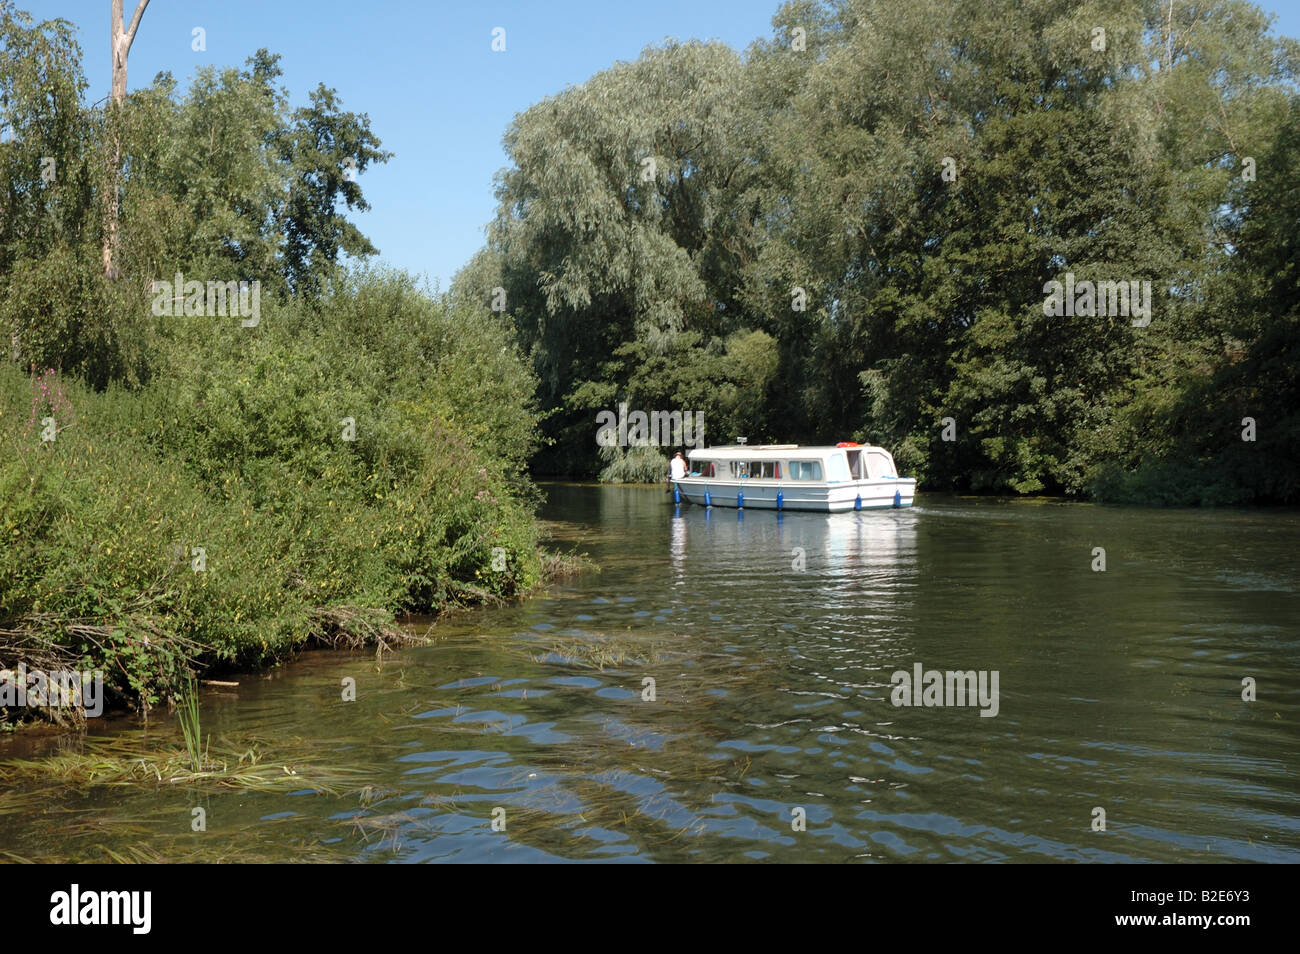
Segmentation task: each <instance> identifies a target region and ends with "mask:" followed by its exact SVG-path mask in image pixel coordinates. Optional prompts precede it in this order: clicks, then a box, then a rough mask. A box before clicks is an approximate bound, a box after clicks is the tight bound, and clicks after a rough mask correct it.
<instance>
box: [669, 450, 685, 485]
mask: <svg viewBox="0 0 1300 954" xmlns="http://www.w3.org/2000/svg"><path fill="white" fill-rule="evenodd" d="M685 476H686V458H684V457H682V452H681V451H678V452H677V453H676V454H674V455H673V459H672V462H671V463H670V464H669V465H668V489H669V490H671V489H672V486H673V481H676V480H681V479H682V478H683V477H685Z"/></svg>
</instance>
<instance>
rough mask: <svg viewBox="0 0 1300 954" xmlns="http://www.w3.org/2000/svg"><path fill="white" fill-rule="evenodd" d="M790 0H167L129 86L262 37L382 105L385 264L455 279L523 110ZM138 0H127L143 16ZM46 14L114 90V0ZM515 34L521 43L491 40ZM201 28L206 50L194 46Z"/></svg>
mask: <svg viewBox="0 0 1300 954" xmlns="http://www.w3.org/2000/svg"><path fill="white" fill-rule="evenodd" d="M779 3H780V0H648V2H641V0H532V2H515V3H507V2H494V0H466V2H461V3H448V2H441V0H424V2H421V0H348V2H342V0H152V2H151V3H150V5H149V9H148V10H147V11H146V13H145V15H144V19H143V21H142V23H141V26H140V31H139V33H138V34H137V36H136V40H135V45H134V46H133V47H132V49H131V59H130V74H129V76H128V88H129V89H137V88H139V87H140V86H144V85H148V83H149V82H150V81H151V80H152V79H153V77H154V74H156V73H158V72H160V71H162V70H170V71H171V72H172V73H173V75H175V77H176V78H177V80H178V81H180V82H181V83H182V86H183V85H184V84H185V82H186V80H187V79H188V78H189V76H190V75H191V74H192V72H193V71H194V69H195V68H196V67H197V66H201V65H204V64H213V65H216V66H242V65H243V63H244V60H245V59H247V57H248V56H250V55H251V54H252V53H253V52H254V51H255V50H257V49H258V48H259V47H263V46H264V47H267V48H268V49H270V50H271V51H272V52H275V53H279V54H281V56H282V59H281V62H280V65H281V67H282V68H283V69H284V76H283V77H282V78H281V83H282V84H284V85H285V86H287V87H288V89H289V92H290V95H291V97H292V101H293V103H294V105H299V104H301V103H303V102H304V101H305V100H306V96H307V93H308V91H309V90H310V89H312V88H314V87H315V86H316V84H317V83H318V82H324V83H325V84H326V85H327V86H332V87H334V88H335V89H337V90H338V92H339V95H340V97H341V98H342V101H343V108H344V109H349V110H353V111H356V112H364V113H369V115H370V120H371V129H372V130H373V131H374V132H375V134H376V135H377V136H379V138H380V139H381V140H383V145H384V148H385V149H388V150H391V151H392V152H395V153H396V155H395V156H394V158H392V159H390V160H389V161H388V163H386V164H384V165H381V166H374V167H372V168H371V169H370V170H368V171H367V172H366V173H364V174H363V175H362V176H361V178H360V179H359V182H360V184H361V186H362V189H363V191H364V192H365V195H366V198H367V200H368V201H369V202H370V204H371V206H372V210H371V211H370V212H369V213H366V214H364V215H361V216H358V217H357V224H358V226H359V227H360V228H361V231H362V232H364V233H365V234H366V235H368V236H369V237H370V239H371V241H373V242H374V244H375V245H376V246H377V247H378V248H379V251H380V257H381V259H383V261H385V262H387V263H389V264H392V265H396V266H398V267H401V268H405V269H408V270H409V271H411V272H413V273H415V274H417V275H425V276H427V277H428V278H429V279H430V280H440V281H441V284H442V286H443V287H444V288H445V287H446V286H447V283H448V282H449V281H450V279H451V276H452V275H453V274H454V273H455V271H456V270H457V269H458V268H459V267H460V266H461V265H463V264H464V263H465V262H466V261H467V260H468V259H469V257H470V256H471V255H473V254H474V252H475V251H477V250H478V249H479V247H480V246H481V245H482V244H483V240H484V234H483V227H484V226H485V225H486V224H487V222H488V221H489V220H490V219H491V218H492V215H493V212H494V211H495V204H496V203H495V201H494V199H493V195H492V176H493V174H494V173H495V172H496V171H497V170H498V169H500V168H501V167H502V166H504V165H505V164H506V157H505V153H504V152H503V151H502V149H501V135H502V133H503V132H504V131H505V127H506V125H507V124H508V123H509V122H510V120H511V119H512V118H513V117H514V115H515V113H517V112H520V111H521V110H524V109H527V108H528V107H529V106H530V105H532V104H533V103H535V102H537V101H538V100H540V99H542V98H543V97H545V96H548V95H550V94H552V93H556V92H558V91H560V90H562V89H563V88H564V87H565V86H567V85H569V84H576V83H581V82H583V81H584V80H586V79H587V78H588V77H589V76H591V75H592V74H593V73H596V72H599V71H600V70H602V69H604V68H606V67H608V66H609V65H611V64H612V63H614V62H615V61H617V60H631V59H635V58H636V57H637V56H638V55H639V54H640V52H641V50H642V49H643V48H645V47H646V46H647V45H649V44H651V43H658V42H661V41H662V40H663V39H664V38H666V37H676V38H678V39H688V38H692V37H693V38H698V39H716V40H720V41H722V42H724V43H727V44H729V45H730V46H732V47H735V48H736V49H739V50H743V49H744V48H745V47H746V46H748V45H749V43H750V42H751V41H752V40H754V39H756V38H757V37H760V36H766V35H768V33H769V32H770V21H771V16H772V14H773V13H774V12H775V11H776V9H777V7H778V6H779ZM135 4H136V0H123V7H124V9H125V10H126V14H125V16H126V18H127V19H128V20H129V19H130V16H131V12H132V11H133V10H134V9H135ZM17 6H18V7H19V8H20V9H25V10H29V11H30V12H31V13H32V14H33V15H34V16H35V17H37V18H38V19H48V18H52V17H63V18H66V19H69V20H71V21H72V22H74V23H75V24H77V26H78V27H79V29H80V39H81V45H82V51H83V55H84V58H85V60H84V63H85V69H86V74H87V78H88V79H89V81H90V90H89V96H90V100H91V101H92V102H93V101H95V100H98V99H101V98H103V97H104V96H106V95H107V94H108V86H109V50H108V44H109V41H108V23H109V0H57V2H56V0H18V3H17ZM1260 6H1263V7H1264V8H1265V9H1267V10H1269V11H1270V12H1272V13H1274V14H1276V15H1277V18H1278V19H1277V21H1276V22H1275V24H1274V29H1275V30H1276V31H1277V32H1279V33H1284V34H1286V35H1288V36H1296V37H1300V0H1264V2H1262V3H1260ZM498 26H499V27H504V28H505V30H506V51H505V52H504V53H494V52H493V51H492V49H491V42H492V29H493V28H494V27H498ZM194 27H202V28H203V29H204V30H205V31H206V42H207V50H206V52H195V51H194V50H193V49H192V48H191V44H192V41H193V36H192V33H191V31H192V30H193V29H194Z"/></svg>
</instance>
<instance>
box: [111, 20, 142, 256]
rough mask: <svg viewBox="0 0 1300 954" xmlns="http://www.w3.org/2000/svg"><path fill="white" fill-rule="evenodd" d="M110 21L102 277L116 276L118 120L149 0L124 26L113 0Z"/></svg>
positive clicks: (118, 169)
mask: <svg viewBox="0 0 1300 954" xmlns="http://www.w3.org/2000/svg"><path fill="white" fill-rule="evenodd" d="M112 3H113V9H112V22H111V24H110V29H109V34H110V36H109V39H110V52H111V55H112V63H113V86H112V95H111V96H110V97H109V100H108V106H107V108H106V110H105V130H106V131H107V133H108V135H109V136H111V137H112V140H113V147H112V152H111V153H110V155H109V156H108V163H109V168H108V186H107V189H106V197H105V202H104V219H105V221H104V247H103V260H104V277H105V278H112V279H115V278H117V274H118V272H117V263H116V262H115V261H114V259H115V258H116V257H117V215H118V195H117V193H118V188H119V179H120V177H121V173H122V141H121V137H120V136H119V134H118V122H119V120H120V119H121V115H122V104H123V103H124V102H125V101H126V58H127V56H128V55H129V54H130V52H131V44H132V43H134V42H135V31H136V30H137V29H138V28H139V27H140V18H141V17H143V16H144V9H145V7H147V6H149V0H140V2H139V4H138V5H137V6H136V8H135V14H134V15H133V16H132V17H131V26H130V27H127V28H125V29H124V28H123V25H122V0H112Z"/></svg>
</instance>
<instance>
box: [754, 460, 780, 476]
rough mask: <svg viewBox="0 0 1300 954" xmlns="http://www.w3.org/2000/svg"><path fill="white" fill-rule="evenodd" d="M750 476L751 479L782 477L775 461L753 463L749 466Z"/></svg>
mask: <svg viewBox="0 0 1300 954" xmlns="http://www.w3.org/2000/svg"><path fill="white" fill-rule="evenodd" d="M749 476H751V477H767V478H773V477H780V476H781V475H780V473H778V468H777V463H776V461H774V460H756V461H751V462H750V465H749Z"/></svg>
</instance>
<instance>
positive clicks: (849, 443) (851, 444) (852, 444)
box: [835, 441, 862, 447]
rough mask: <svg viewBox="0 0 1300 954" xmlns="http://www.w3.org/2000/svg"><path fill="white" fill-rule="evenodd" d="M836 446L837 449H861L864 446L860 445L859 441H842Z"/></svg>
mask: <svg viewBox="0 0 1300 954" xmlns="http://www.w3.org/2000/svg"><path fill="white" fill-rule="evenodd" d="M835 446H836V447H861V446H862V445H861V444H859V443H858V442H857V441H840V442H839V443H838V444H836V445H835Z"/></svg>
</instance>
